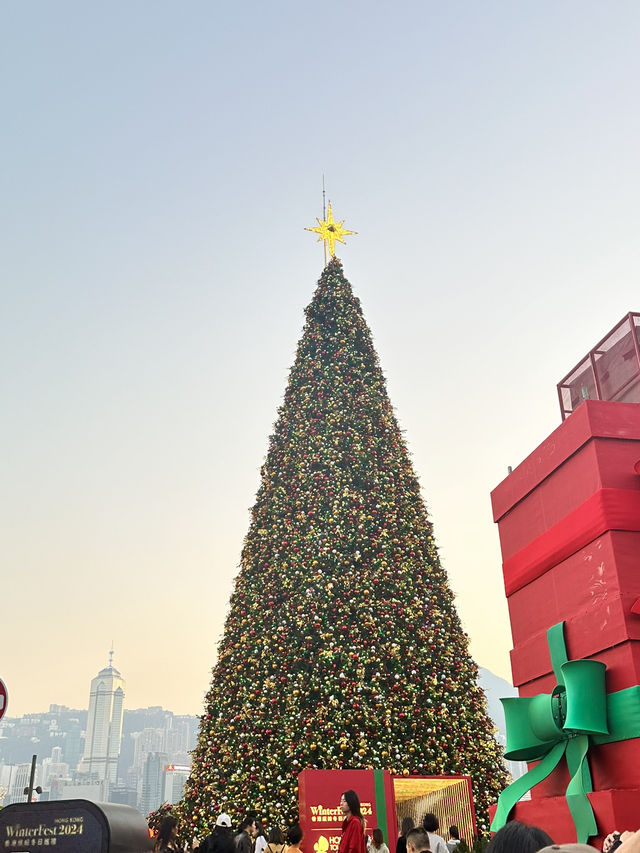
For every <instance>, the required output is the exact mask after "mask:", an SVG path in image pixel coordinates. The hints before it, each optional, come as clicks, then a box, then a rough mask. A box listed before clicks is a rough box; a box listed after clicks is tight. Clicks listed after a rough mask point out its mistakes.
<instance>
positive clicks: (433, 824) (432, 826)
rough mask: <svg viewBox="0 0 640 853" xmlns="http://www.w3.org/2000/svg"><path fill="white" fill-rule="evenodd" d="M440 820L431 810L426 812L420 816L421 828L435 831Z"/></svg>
mask: <svg viewBox="0 0 640 853" xmlns="http://www.w3.org/2000/svg"><path fill="white" fill-rule="evenodd" d="M439 826H440V822H439V821H438V818H437V817H436V816H435V815H434V813H433V812H427V813H426V815H425V816H424V817H423V818H422V828H423V829H424V830H425V832H437V831H438V827H439Z"/></svg>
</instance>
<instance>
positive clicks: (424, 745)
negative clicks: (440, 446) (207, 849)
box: [183, 259, 506, 832]
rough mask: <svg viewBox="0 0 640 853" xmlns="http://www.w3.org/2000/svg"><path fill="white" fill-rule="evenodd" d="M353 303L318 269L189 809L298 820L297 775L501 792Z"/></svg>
mask: <svg viewBox="0 0 640 853" xmlns="http://www.w3.org/2000/svg"><path fill="white" fill-rule="evenodd" d="M476 679H477V668H476V665H475V663H474V662H473V660H472V659H471V657H470V656H469V652H468V639H467V636H466V635H465V633H464V631H463V630H462V627H461V624H460V620H459V618H458V615H457V613H456V610H455V607H454V600H453V595H452V593H451V591H450V589H449V586H448V582H447V577H446V574H445V572H444V570H443V568H442V566H441V565H440V561H439V558H438V554H437V550H436V546H435V543H434V540H433V533H432V528H431V524H430V522H429V520H428V517H427V513H426V510H425V506H424V503H423V501H422V498H421V495H420V489H419V485H418V482H417V480H416V477H415V475H414V473H413V470H412V467H411V463H410V461H409V456H408V453H407V449H406V446H405V444H404V441H403V438H402V435H401V433H400V430H399V428H398V425H397V423H396V420H395V417H394V414H393V410H392V407H391V404H390V402H389V398H388V396H387V392H386V387H385V380H384V377H383V375H382V371H381V369H380V365H379V362H378V358H377V355H376V352H375V350H374V347H373V343H372V339H371V334H370V332H369V329H368V327H367V325H366V323H365V320H364V317H363V315H362V311H361V308H360V302H359V300H358V299H357V298H356V297H354V295H353V293H352V290H351V286H350V285H349V283H348V282H347V280H346V279H345V277H344V274H343V270H342V266H341V264H340V261H338V260H337V259H332V260H331V261H330V262H329V264H328V265H327V266H326V268H325V270H324V272H323V274H322V276H321V278H320V281H319V282H318V287H317V289H316V292H315V294H314V298H313V300H312V302H311V304H310V305H309V307H308V308H307V310H306V324H305V327H304V332H303V335H302V338H301V340H300V343H299V345H298V350H297V354H296V359H295V363H294V365H293V368H292V370H291V374H290V377H289V382H288V386H287V389H286V393H285V397H284V402H283V404H282V406H281V407H280V410H279V416H278V420H277V423H276V426H275V431H274V434H273V435H272V436H271V439H270V446H269V452H268V455H267V458H266V461H265V463H264V465H263V467H262V480H261V485H260V488H259V491H258V495H257V498H256V502H255V506H254V507H253V511H252V517H251V524H250V528H249V532H248V534H247V537H246V539H245V542H244V547H243V550H242V557H241V568H240V573H239V575H238V577H237V579H236V584H235V590H234V592H233V595H232V597H231V606H230V612H229V615H228V617H227V622H226V625H225V630H224V635H223V638H222V641H221V643H220V647H219V655H218V662H217V664H216V666H215V667H214V669H213V675H212V681H211V688H210V690H209V692H208V694H207V697H206V711H205V713H204V715H203V717H202V723H201V730H200V736H199V741H198V745H197V748H196V750H195V754H194V763H193V772H192V776H191V778H190V780H189V782H188V783H187V788H186V793H185V800H184V802H183V811H184V814H185V816H186V817H188V818H189V819H190V820H191V822H192V824H193V825H194V827H196V828H197V829H198V830H199V831H200V832H202V831H203V830H204V828H206V827H208V826H210V825H211V824H212V822H213V821H214V820H215V815H216V813H217V812H218V811H220V810H221V811H227V812H229V813H230V814H231V815H232V816H234V818H239V817H240V816H241V815H242V813H244V812H246V811H247V810H255V811H256V812H257V813H258V814H259V815H260V816H262V817H263V818H264V819H266V820H267V821H269V822H272V821H280V822H289V821H291V820H293V819H294V818H295V817H296V816H297V789H296V777H297V774H298V772H299V771H300V770H302V769H303V768H305V767H314V768H342V767H343V768H388V769H390V770H392V771H394V772H395V773H400V774H414V773H415V774H449V773H468V774H470V775H471V777H472V780H473V788H474V796H475V803H476V810H477V813H478V816H479V818H480V822H481V823H483V822H485V821H486V809H487V806H488V805H489V804H490V803H491V802H492V801H493V800H495V798H496V796H497V794H498V793H499V792H500V790H501V789H502V787H503V785H504V782H505V778H506V777H505V771H504V767H503V764H502V760H501V750H500V748H499V746H498V745H497V743H496V741H495V740H494V738H493V734H492V732H493V725H492V723H491V721H490V720H489V718H488V717H487V714H486V703H485V697H484V694H483V693H482V691H481V690H480V689H479V688H478V686H477V683H476Z"/></svg>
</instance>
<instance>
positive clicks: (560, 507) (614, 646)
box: [491, 400, 640, 843]
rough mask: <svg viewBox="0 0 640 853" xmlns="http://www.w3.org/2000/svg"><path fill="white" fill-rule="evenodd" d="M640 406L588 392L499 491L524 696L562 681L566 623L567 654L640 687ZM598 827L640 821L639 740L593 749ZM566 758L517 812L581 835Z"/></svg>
mask: <svg viewBox="0 0 640 853" xmlns="http://www.w3.org/2000/svg"><path fill="white" fill-rule="evenodd" d="M639 460H640V404H637V403H618V402H608V401H595V400H593V401H592V400H587V401H585V402H584V403H582V404H581V405H580V406H579V407H578V408H577V409H576V410H575V411H574V412H573V413H572V414H571V415H570V416H569V417H568V418H567V419H566V420H565V421H564V422H563V423H562V424H561V425H560V426H559V427H558V428H557V429H556V430H554V431H553V432H552V433H551V435H550V436H549V437H548V438H547V439H545V441H543V442H542V444H541V445H540V446H539V447H538V448H536V450H535V451H534V452H533V453H531V454H530V455H529V456H528V457H527V458H526V459H525V460H524V462H522V463H521V464H520V465H519V466H518V467H517V468H516V469H515V470H514V471H513V472H512V473H510V474H509V476H508V477H507V478H506V479H505V480H504V481H503V482H502V483H500V484H499V485H498V486H497V488H496V489H494V491H493V492H492V494H491V500H492V506H493V515H494V521H496V522H497V524H498V530H499V535H500V545H501V549H502V559H503V573H504V584H505V591H506V594H507V600H508V605H509V617H510V621H511V633H512V638H513V650H512V652H511V668H512V673H513V683H514V685H515V686H516V687H517V688H518V690H519V693H520V695H521V696H534V695H536V694H538V693H550V692H551V691H552V690H553V687H554V686H555V684H556V679H555V676H554V674H553V671H552V668H551V660H550V656H549V650H548V645H547V637H546V631H547V629H548V628H549V627H550V626H551V625H554V624H556V623H558V622H561V621H564V623H565V629H564V633H565V639H566V646H567V654H568V657H569V660H574V659H578V658H591V659H594V660H599V661H602V662H603V663H605V664H606V666H607V670H606V687H607V691H608V692H613V691H617V690H622V689H623V688H626V687H630V686H632V685H636V684H640V643H638V640H640V615H638V612H636V611H640V564H639V563H640V476H638V473H637V472H636V470H635V466H636V463H637V462H638V461H639ZM588 760H589V765H590V769H591V774H592V780H593V788H594V793H592V794H589V800H590V802H591V804H592V806H593V809H594V813H595V817H596V821H597V824H598V829H599V832H600V836H603V835H606V833H607V832H609V831H611V830H612V829H614V828H621V829H625V828H633V829H636V828H637V826H638V821H639V816H640V738H634V739H632V740H625V741H621V742H618V743H610V744H606V745H601V746H592V747H591V748H590V750H589V755H588ZM568 781H569V776H568V772H567V769H566V764H565V763H564V762H561V763H560V765H559V766H558V767H557V768H556V769H555V770H554V771H553V772H552V773H551V775H550V776H548V777H547V779H546V780H545V781H544V782H542V783H540V784H539V785H536V786H535V787H534V788H533V789H532V791H531V801H528V802H527V801H521V802H520V803H518V805H517V806H516V808H515V809H514V814H513V816H514V817H516V818H517V819H519V820H523V821H524V822H525V823H529V824H535V825H538V826H541V827H543V828H545V829H546V830H547V832H549V834H550V835H551V837H552V838H553V839H554V841H556V842H559V843H565V842H569V841H575V829H574V826H573V823H572V820H571V817H570V815H569V810H568V807H567V804H566V801H565V799H564V793H565V790H566V787H567V784H568Z"/></svg>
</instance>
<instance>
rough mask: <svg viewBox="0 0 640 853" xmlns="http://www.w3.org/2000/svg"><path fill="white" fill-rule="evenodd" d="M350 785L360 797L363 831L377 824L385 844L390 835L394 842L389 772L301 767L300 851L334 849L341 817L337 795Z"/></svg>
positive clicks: (314, 852) (320, 852)
mask: <svg viewBox="0 0 640 853" xmlns="http://www.w3.org/2000/svg"><path fill="white" fill-rule="evenodd" d="M378 777H379V778H378ZM376 782H377V783H378V784H377V785H376ZM350 788H352V789H353V790H354V791H355V792H356V793H357V794H358V797H359V798H360V807H361V810H362V817H363V818H364V820H365V825H366V829H365V832H366V833H367V835H369V837H370V836H371V833H372V832H373V830H374V829H375V828H376V827H380V828H381V829H382V832H383V836H384V839H385V841H386V842H387V844H388V843H389V839H390V838H391V841H392V844H394V845H395V840H396V821H395V809H394V807H393V794H392V791H391V777H390V775H389V773H383V771H380V770H379V771H374V770H303V771H302V772H301V773H300V774H299V776H298V794H299V801H300V803H299V805H300V826H301V827H302V831H303V833H304V839H303V841H302V845H301V846H302V850H304V853H336V851H337V849H338V845H339V843H340V836H341V834H342V821H343V820H344V815H343V814H342V811H341V809H340V797H341V795H342V793H343V791H347V790H349V789H350Z"/></svg>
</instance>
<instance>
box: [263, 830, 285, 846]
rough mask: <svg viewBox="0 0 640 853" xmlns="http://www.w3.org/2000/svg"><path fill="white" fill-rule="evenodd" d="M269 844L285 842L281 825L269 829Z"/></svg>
mask: <svg viewBox="0 0 640 853" xmlns="http://www.w3.org/2000/svg"><path fill="white" fill-rule="evenodd" d="M267 841H268V842H269V844H284V835H283V834H282V830H281V829H280V827H279V826H274V827H273V829H272V830H270V831H269V838H267Z"/></svg>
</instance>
